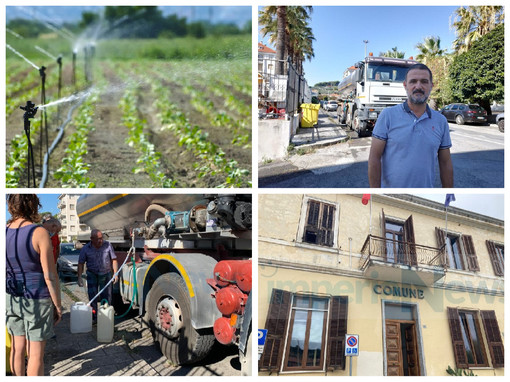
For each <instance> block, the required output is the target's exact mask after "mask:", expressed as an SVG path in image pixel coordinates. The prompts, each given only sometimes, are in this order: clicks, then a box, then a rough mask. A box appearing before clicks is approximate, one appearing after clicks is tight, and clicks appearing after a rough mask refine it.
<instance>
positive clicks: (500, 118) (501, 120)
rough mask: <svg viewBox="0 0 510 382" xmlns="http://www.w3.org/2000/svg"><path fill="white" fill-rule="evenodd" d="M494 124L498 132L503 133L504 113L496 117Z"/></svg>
mask: <svg viewBox="0 0 510 382" xmlns="http://www.w3.org/2000/svg"><path fill="white" fill-rule="evenodd" d="M496 123H497V124H498V127H499V131H501V132H502V133H504V132H505V113H501V114H498V115H497V116H496Z"/></svg>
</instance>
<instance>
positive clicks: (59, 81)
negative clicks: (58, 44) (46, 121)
mask: <svg viewBox="0 0 510 382" xmlns="http://www.w3.org/2000/svg"><path fill="white" fill-rule="evenodd" d="M57 64H58V90H57V97H58V99H60V98H61V95H60V94H61V92H62V55H60V56H58V58H57ZM57 121H60V104H59V105H58V107H57Z"/></svg>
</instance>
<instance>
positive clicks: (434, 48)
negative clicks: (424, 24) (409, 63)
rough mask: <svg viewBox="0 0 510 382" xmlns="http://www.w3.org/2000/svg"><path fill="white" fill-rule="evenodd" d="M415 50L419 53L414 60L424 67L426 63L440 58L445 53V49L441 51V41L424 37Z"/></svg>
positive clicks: (437, 38) (431, 37)
mask: <svg viewBox="0 0 510 382" xmlns="http://www.w3.org/2000/svg"><path fill="white" fill-rule="evenodd" d="M416 49H418V50H419V51H420V53H419V54H418V55H417V56H416V59H417V60H418V61H420V62H423V63H424V64H425V65H426V64H427V61H430V60H431V59H433V58H436V57H441V56H443V55H444V54H445V53H446V49H441V39H440V38H439V37H433V36H429V37H425V38H424V42H423V43H421V42H420V43H418V44H417V45H416Z"/></svg>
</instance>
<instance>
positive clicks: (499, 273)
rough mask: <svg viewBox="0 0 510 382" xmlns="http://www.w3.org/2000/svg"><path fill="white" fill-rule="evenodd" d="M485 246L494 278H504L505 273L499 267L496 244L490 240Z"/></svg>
mask: <svg viewBox="0 0 510 382" xmlns="http://www.w3.org/2000/svg"><path fill="white" fill-rule="evenodd" d="M485 244H487V249H488V250H489V257H490V259H491V263H492V269H494V274H495V275H496V276H504V275H505V272H504V271H503V268H502V267H501V263H500V262H499V257H498V251H497V249H496V244H495V243H494V242H493V241H490V240H486V241H485Z"/></svg>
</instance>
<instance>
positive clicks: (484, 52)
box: [259, 6, 505, 114]
mask: <svg viewBox="0 0 510 382" xmlns="http://www.w3.org/2000/svg"><path fill="white" fill-rule="evenodd" d="M312 10H313V8H312V7H298V6H292V7H291V6H288V7H285V6H278V7H277V6H271V7H264V8H263V9H262V10H261V11H260V12H259V24H260V25H261V29H260V31H261V33H262V34H263V36H266V35H269V41H270V42H271V43H274V44H275V46H276V54H277V59H278V60H281V62H282V63H283V62H285V61H286V60H287V59H288V58H290V60H291V61H292V62H293V63H294V64H295V65H296V67H297V68H298V70H299V69H301V73H302V63H303V62H304V61H305V60H309V61H311V59H312V58H313V57H314V51H313V41H314V40H315V38H314V36H313V32H312V30H311V28H310V27H309V21H310V19H311V14H312ZM451 27H452V28H453V29H455V31H456V39H455V41H454V43H453V51H452V52H451V53H449V52H448V50H447V49H443V48H442V47H441V39H440V38H439V37H438V36H427V37H425V38H424V41H423V42H421V43H418V44H417V45H416V48H417V49H418V51H419V54H418V55H417V56H416V60H417V61H419V62H422V63H424V64H426V65H427V66H429V68H430V69H431V71H432V73H433V77H434V89H433V91H432V93H431V96H430V100H431V103H432V106H434V107H436V108H440V107H442V106H444V105H446V104H448V103H452V102H469V103H478V104H480V105H481V106H482V107H484V108H485V109H486V110H487V112H488V113H489V114H490V113H491V109H490V105H491V103H492V102H502V101H503V100H504V66H505V63H504V7H503V6H466V7H459V8H457V9H456V10H455V13H454V14H453V15H452V19H451ZM303 39H306V40H307V41H306V42H304V41H303ZM291 53H292V54H291ZM379 55H380V56H382V57H394V58H404V57H405V52H402V51H399V50H398V47H393V48H391V49H389V50H387V51H386V52H380V53H379ZM278 69H279V68H277V70H278ZM279 70H281V72H280V73H279V74H284V68H283V66H282V67H281V68H280V69H279ZM326 84H328V82H324V83H320V84H316V86H319V85H322V86H324V85H326Z"/></svg>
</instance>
